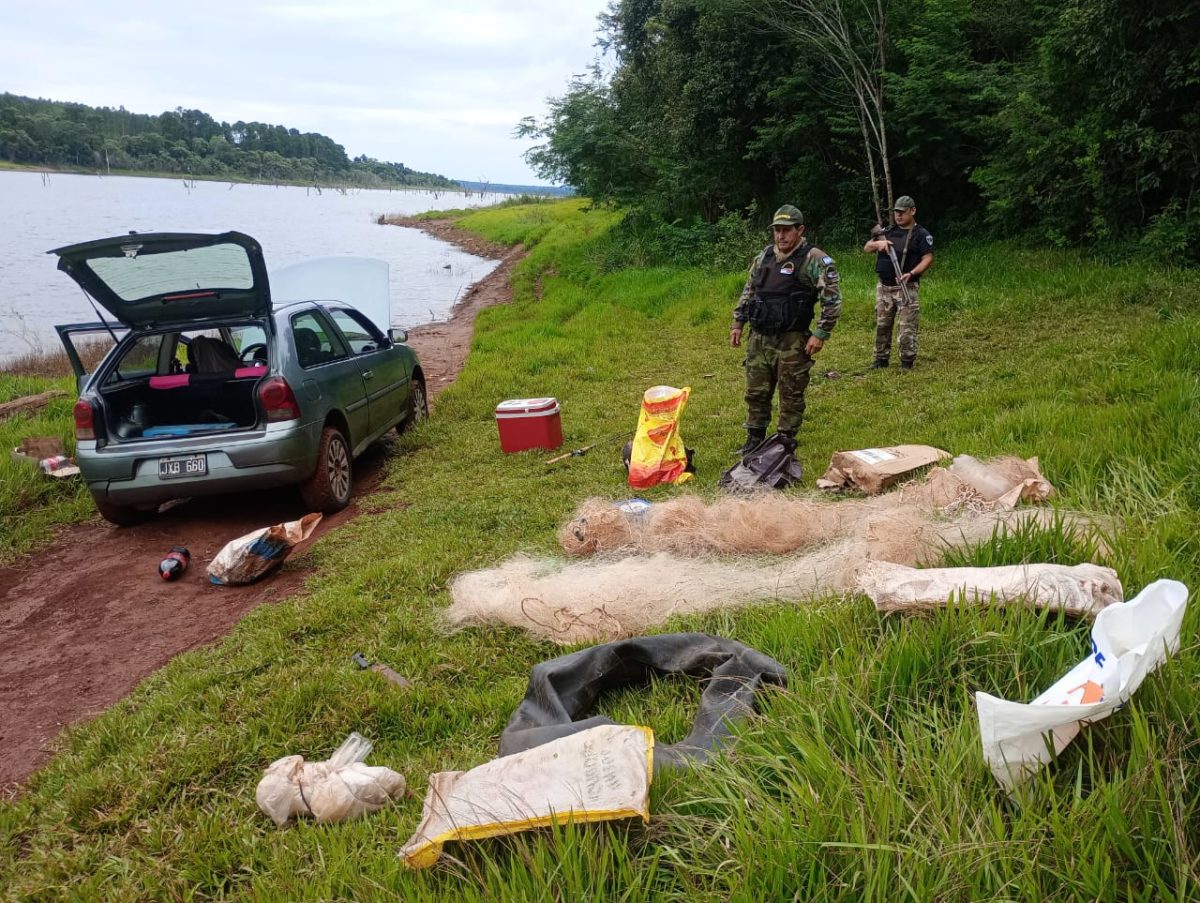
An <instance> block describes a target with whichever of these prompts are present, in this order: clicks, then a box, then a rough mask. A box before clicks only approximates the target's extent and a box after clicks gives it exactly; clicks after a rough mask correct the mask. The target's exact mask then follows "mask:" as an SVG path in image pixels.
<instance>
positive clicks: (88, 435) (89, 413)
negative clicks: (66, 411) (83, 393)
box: [74, 398, 96, 439]
mask: <svg viewBox="0 0 1200 903" xmlns="http://www.w3.org/2000/svg"><path fill="white" fill-rule="evenodd" d="M74 414H75V438H76V439H95V438H96V412H95V411H94V410H92V406H91V405H90V404H88V403H87V402H86V401H84V400H83V399H82V398H81V399H79V401H77V402H75V410H74Z"/></svg>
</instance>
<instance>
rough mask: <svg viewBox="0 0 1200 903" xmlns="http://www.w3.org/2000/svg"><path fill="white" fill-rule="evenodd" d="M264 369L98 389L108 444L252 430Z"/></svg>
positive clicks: (131, 382) (169, 377)
mask: <svg viewBox="0 0 1200 903" xmlns="http://www.w3.org/2000/svg"><path fill="white" fill-rule="evenodd" d="M266 373H267V368H266V367H241V368H238V369H236V370H233V371H230V372H228V373H173V374H170V375H167V376H150V377H147V378H145V379H138V380H126V381H122V382H120V383H118V384H115V385H110V386H102V387H100V389H99V393H100V396H101V398H102V399H103V400H104V419H105V428H106V429H105V432H106V434H107V436H108V438H109V440H110V441H113V442H127V441H132V440H136V439H165V438H171V437H181V436H193V435H199V434H203V433H213V432H225V431H229V430H238V429H249V428H252V427H254V426H257V424H258V419H259V412H258V403H257V398H256V395H255V388H256V387H257V385H258V383H259V380H260V379H262V377H263V376H265V375H266Z"/></svg>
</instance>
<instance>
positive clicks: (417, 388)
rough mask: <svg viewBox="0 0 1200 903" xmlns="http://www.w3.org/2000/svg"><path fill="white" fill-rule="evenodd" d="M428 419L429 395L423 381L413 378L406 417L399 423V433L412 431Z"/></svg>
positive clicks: (419, 378)
mask: <svg viewBox="0 0 1200 903" xmlns="http://www.w3.org/2000/svg"><path fill="white" fill-rule="evenodd" d="M428 419H429V393H428V392H426V391H425V380H423V379H421V377H419V376H417V377H414V378H413V381H412V385H411V386H410V387H409V390H408V416H407V417H405V418H404V419H403V420H401V421H400V427H399V431H400V432H402V433H403V432H405V431H406V430H410V429H412V428H413V427H414V426H416V425H417V424H418V423H424V422H425V421H426V420H428Z"/></svg>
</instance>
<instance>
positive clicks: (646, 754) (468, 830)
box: [400, 724, 654, 868]
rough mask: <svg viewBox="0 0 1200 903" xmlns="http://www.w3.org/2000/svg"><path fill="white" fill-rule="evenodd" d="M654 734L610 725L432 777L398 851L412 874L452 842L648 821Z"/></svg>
mask: <svg viewBox="0 0 1200 903" xmlns="http://www.w3.org/2000/svg"><path fill="white" fill-rule="evenodd" d="M653 774H654V732H653V731H652V730H650V728H648V727H629V726H626V725H620V724H607V725H602V726H600V727H594V728H592V729H591V730H586V731H582V732H580V733H578V734H572V735H571V736H569V737H563V738H561V739H559V740H552V741H550V742H549V743H544V744H542V745H541V746H535V747H534V748H533V749H527V750H525V751H523V752H519V753H514V754H513V755H511V756H504V757H502V758H499V759H494V760H492V761H491V762H488V763H487V764H486V765H480V766H479V767H478V768H472V769H471V770H470V771H466V772H463V771H443V772H439V773H438V774H434V775H431V776H430V778H429V791H428V793H426V795H425V808H424V811H423V812H422V816H421V823H420V825H418V826H417V830H416V831H415V832H414V833H413V836H412V837H410V838H409V840H408V843H406V844H405V845H404V847H403V848H402V849H401V850H400V855H401V856H403V857H404V862H405V864H407V865H408V866H410V867H412V868H425V867H426V866H430V865H433V864H434V863H435V862H436V861H437V859H438V857H439V856H440V855H441V853H442V845H443V844H444V843H446V842H447V841H451V840H481V839H483V838H485V837H499V836H500V835H502V834H516V833H517V832H518V831H528V830H530V829H531V828H543V827H546V826H548V825H552V824H558V825H565V824H571V823H580V822H596V821H613V820H615V819H620V818H641V819H642V820H644V821H649V820H650V780H651V778H652V776H653Z"/></svg>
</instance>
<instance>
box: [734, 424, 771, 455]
mask: <svg viewBox="0 0 1200 903" xmlns="http://www.w3.org/2000/svg"><path fill="white" fill-rule="evenodd" d="M766 438H767V431H766V430H765V429H763V430H752V429H747V430H746V444H745V445H743V446H742V447H741V448H739V449H738V450H737V453H738V454H739V455H748V454H750V452H752V451H754V449H756V448H758V447H759V446H760V445H762V444H763V442H764V441H765V440H766Z"/></svg>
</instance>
